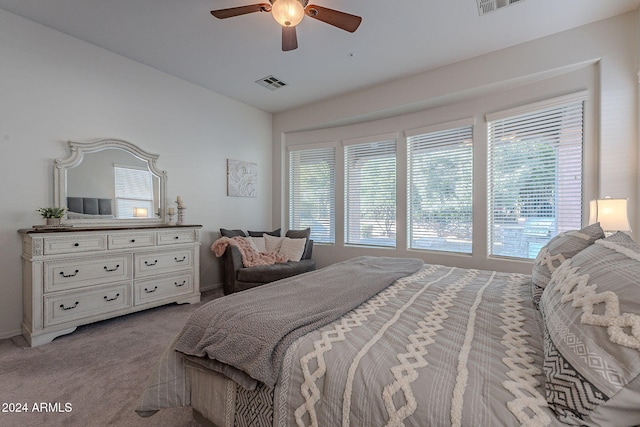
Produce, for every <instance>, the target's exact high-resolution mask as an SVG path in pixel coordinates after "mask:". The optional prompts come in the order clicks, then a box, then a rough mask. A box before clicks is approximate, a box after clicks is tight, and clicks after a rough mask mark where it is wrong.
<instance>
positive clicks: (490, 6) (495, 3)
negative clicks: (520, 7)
mask: <svg viewBox="0 0 640 427" xmlns="http://www.w3.org/2000/svg"><path fill="white" fill-rule="evenodd" d="M476 1H477V2H478V13H480V16H482V15H485V14H487V13H489V12H493V11H494V10H498V9H501V8H503V7H507V6H510V5H512V4H515V3H519V2H521V1H524V0H476Z"/></svg>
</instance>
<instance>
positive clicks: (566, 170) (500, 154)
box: [487, 96, 584, 258]
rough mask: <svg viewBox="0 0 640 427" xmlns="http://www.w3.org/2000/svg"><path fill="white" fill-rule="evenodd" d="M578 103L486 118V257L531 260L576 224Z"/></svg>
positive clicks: (559, 102)
mask: <svg viewBox="0 0 640 427" xmlns="http://www.w3.org/2000/svg"><path fill="white" fill-rule="evenodd" d="M583 103H584V97H582V96H573V97H565V98H561V99H558V100H552V101H549V102H547V103H545V104H542V105H536V106H535V108H530V110H529V111H523V110H519V111H511V112H506V113H497V114H494V115H491V116H488V117H487V121H488V138H489V165H488V166H489V168H488V170H489V253H490V254H491V255H498V256H507V257H517V258H535V257H536V255H537V253H538V251H539V250H540V248H541V247H542V246H543V245H544V244H545V243H546V242H548V241H549V240H550V239H551V238H552V237H554V236H555V235H557V234H558V233H559V232H562V231H567V230H575V229H580V228H581V225H582V177H583V173H582V161H583V110H584V106H583ZM510 114H511V115H510Z"/></svg>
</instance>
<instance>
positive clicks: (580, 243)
mask: <svg viewBox="0 0 640 427" xmlns="http://www.w3.org/2000/svg"><path fill="white" fill-rule="evenodd" d="M603 238H604V231H602V228H601V227H600V223H598V222H596V223H595V224H591V225H589V226H587V227H585V228H583V229H582V230H573V231H566V232H564V233H560V234H558V235H557V236H555V237H554V238H553V239H551V240H549V242H547V244H546V245H544V246H543V247H542V249H540V252H539V253H538V256H537V257H536V260H535V262H534V263H533V271H532V272H531V293H532V297H533V304H534V306H535V307H536V308H537V307H538V304H539V301H540V297H541V296H542V291H543V290H544V288H545V287H546V286H547V283H549V280H551V274H552V273H553V272H554V271H555V270H556V268H558V267H559V266H560V264H562V263H563V262H564V261H566V260H568V259H570V258H572V257H573V256H575V255H576V254H577V253H578V252H580V251H581V250H583V249H585V248H587V247H589V246H591V245H592V244H593V242H595V241H596V240H598V239H603Z"/></svg>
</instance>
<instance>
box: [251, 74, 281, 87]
mask: <svg viewBox="0 0 640 427" xmlns="http://www.w3.org/2000/svg"><path fill="white" fill-rule="evenodd" d="M256 83H258V84H259V85H260V86H264V87H266V88H267V89H269V90H276V89H280V88H281V87H284V86H286V85H287V84H286V83H285V82H283V81H282V80H280V79H279V78H277V77H274V76H267V77H263V78H261V79H259V80H256Z"/></svg>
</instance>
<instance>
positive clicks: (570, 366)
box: [540, 232, 640, 426]
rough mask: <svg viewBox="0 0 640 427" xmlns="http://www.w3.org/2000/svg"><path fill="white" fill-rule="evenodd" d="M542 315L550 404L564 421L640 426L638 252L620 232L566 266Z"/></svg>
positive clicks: (639, 248) (549, 289)
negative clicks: (639, 423) (639, 424)
mask: <svg viewBox="0 0 640 427" xmlns="http://www.w3.org/2000/svg"><path fill="white" fill-rule="evenodd" d="M540 312H541V314H542V317H543V319H544V335H545V337H544V373H545V376H546V384H545V387H546V398H547V402H548V403H549V407H550V408H551V409H553V410H554V411H555V413H556V415H557V417H558V419H559V420H560V421H563V422H566V423H569V424H579V425H611V423H612V422H613V423H614V424H615V425H621V426H622V425H636V424H638V422H640V404H639V403H638V402H640V246H638V245H637V244H636V243H635V242H634V241H633V240H632V239H631V238H630V237H629V236H628V235H626V234H624V233H620V232H618V233H616V234H614V235H613V236H610V237H607V238H606V239H601V240H598V241H596V242H595V243H594V244H593V245H591V246H589V247H588V248H586V249H584V250H583V251H581V252H580V253H578V254H576V255H575V256H574V257H573V258H571V259H570V260H568V261H565V262H563V263H562V264H561V265H560V266H559V267H558V268H556V270H555V271H554V272H553V275H552V277H551V280H550V281H549V284H548V285H547V287H546V288H545V290H544V292H543V293H542V299H541V301H540ZM614 420H615V421H614Z"/></svg>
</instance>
